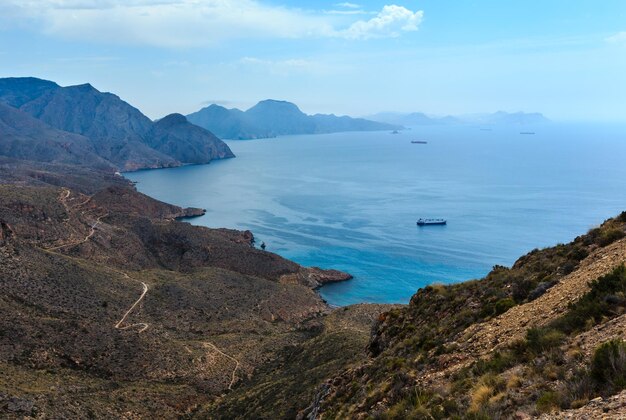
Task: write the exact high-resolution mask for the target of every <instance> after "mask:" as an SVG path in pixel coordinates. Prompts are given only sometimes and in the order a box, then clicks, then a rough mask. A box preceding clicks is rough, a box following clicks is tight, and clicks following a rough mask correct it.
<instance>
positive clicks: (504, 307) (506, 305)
mask: <svg viewBox="0 0 626 420" xmlns="http://www.w3.org/2000/svg"><path fill="white" fill-rule="evenodd" d="M513 306H515V301H514V300H513V299H511V298H504V299H500V300H499V301H497V302H496V307H495V309H496V316H497V315H500V314H503V313H505V312H506V311H508V310H509V309H511V308H512V307H513Z"/></svg>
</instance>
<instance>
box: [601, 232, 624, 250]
mask: <svg viewBox="0 0 626 420" xmlns="http://www.w3.org/2000/svg"><path fill="white" fill-rule="evenodd" d="M624 236H626V233H624V231H623V230H621V229H617V228H611V229H608V230H606V231H604V232H602V233H601V234H600V237H599V238H598V239H597V241H596V242H597V244H598V245H600V246H607V245H610V244H612V243H613V242H615V241H617V240H619V239H622V238H623V237H624Z"/></svg>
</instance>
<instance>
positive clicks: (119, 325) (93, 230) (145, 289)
mask: <svg viewBox="0 0 626 420" xmlns="http://www.w3.org/2000/svg"><path fill="white" fill-rule="evenodd" d="M63 190H64V191H63V193H62V195H61V196H60V197H59V202H60V203H61V204H62V205H63V207H64V208H65V211H66V212H67V215H68V219H67V221H69V216H70V215H71V214H72V211H71V209H70V207H69V205H68V204H67V199H68V198H69V197H70V195H71V193H72V192H71V191H70V190H69V189H67V188H64V189H63ZM89 200H91V196H90V197H87V199H86V200H85V201H83V202H82V203H79V204H78V205H77V206H76V207H80V206H83V205H85V204H87V202H89ZM82 214H83V216H84V215H85V212H82ZM108 215H109V214H108V213H106V214H103V215H101V216H98V217H97V218H96V221H95V222H93V223H92V224H91V226H90V228H91V229H90V230H89V233H88V234H87V236H85V237H84V238H83V239H81V240H79V241H75V242H70V243H67V244H63V245H58V246H54V247H51V248H44V251H46V252H54V251H55V250H58V249H61V248H67V247H70V246H76V245H80V244H83V243H85V242H87V241H89V240H90V239H91V238H92V236H93V235H94V234H95V233H96V228H97V227H98V225H99V224H100V221H101V220H102V219H103V218H105V217H107V216H108ZM109 269H110V270H112V271H114V272H116V273H118V274H120V275H122V276H123V277H124V278H125V279H127V280H134V281H138V280H135V279H133V278H132V277H130V276H129V275H128V274H126V273H125V272H123V271H119V270H116V269H113V268H110V267H109ZM139 283H141V285H142V286H143V290H142V292H141V295H140V296H139V299H137V300H136V301H135V303H133V304H132V306H131V307H130V308H129V309H128V310H127V311H126V313H125V314H124V316H122V319H120V320H119V321H118V322H117V324H115V326H114V327H115V328H116V329H118V330H128V329H131V328H134V327H140V328H139V329H138V330H137V332H138V333H142V332H144V331H145V330H147V329H148V327H149V325H148V324H146V323H145V322H138V323H135V324H130V325H125V326H122V324H124V321H126V318H128V316H129V315H130V314H131V313H132V312H133V310H134V309H135V308H136V307H137V305H139V304H140V303H141V301H142V300H143V298H144V297H145V296H146V293H148V285H147V284H146V283H144V282H143V281H140V282H139ZM225 356H227V355H225ZM227 357H229V356H227ZM237 363H239V362H237Z"/></svg>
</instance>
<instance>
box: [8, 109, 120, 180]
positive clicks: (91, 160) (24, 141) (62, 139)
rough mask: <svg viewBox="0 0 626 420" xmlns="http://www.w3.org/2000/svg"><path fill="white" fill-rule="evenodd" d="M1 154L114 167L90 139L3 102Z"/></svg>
mask: <svg viewBox="0 0 626 420" xmlns="http://www.w3.org/2000/svg"><path fill="white" fill-rule="evenodd" d="M0 138H1V141H0V155H1V156H7V157H11V158H16V159H23V160H34V161H40V162H56V163H65V164H75V165H87V166H90V167H100V168H112V167H113V166H112V165H111V164H110V163H109V162H107V161H106V160H105V159H103V158H101V157H100V156H98V155H97V153H96V151H95V150H94V148H93V145H92V144H91V141H90V140H89V139H88V138H87V137H84V136H81V135H79V134H73V133H68V132H67V131H62V130H58V129H56V128H53V127H50V126H49V125H47V124H46V123H44V122H42V121H40V120H38V119H36V118H33V117H31V116H30V115H29V114H27V113H25V112H22V111H20V110H18V109H15V108H13V107H10V106H8V105H5V104H3V103H0Z"/></svg>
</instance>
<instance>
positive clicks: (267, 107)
mask: <svg viewBox="0 0 626 420" xmlns="http://www.w3.org/2000/svg"><path fill="white" fill-rule="evenodd" d="M258 111H261V112H267V111H274V112H290V113H298V114H303V115H304V113H303V112H302V111H301V110H300V108H298V106H297V105H296V104H294V103H292V102H287V101H279V100H276V99H265V100H263V101H259V103H257V104H256V105H255V106H253V107H252V108H250V109H248V110H247V111H246V112H258Z"/></svg>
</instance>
